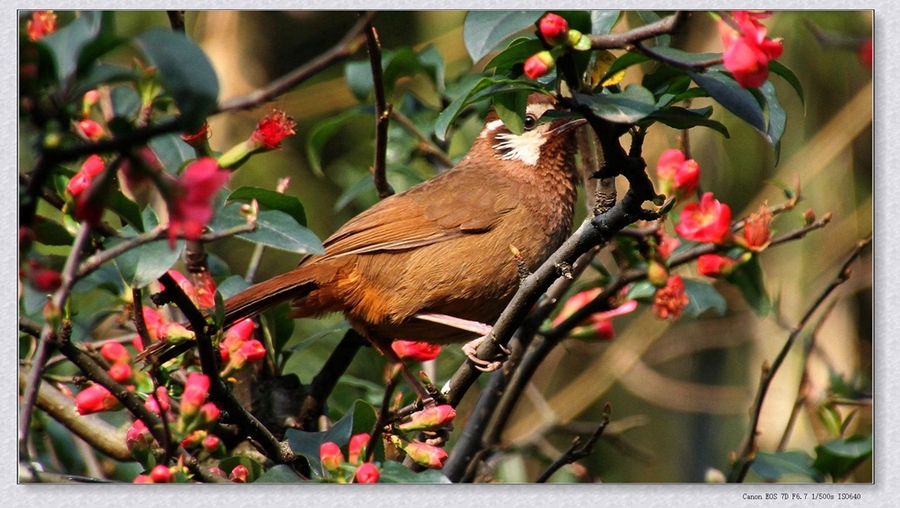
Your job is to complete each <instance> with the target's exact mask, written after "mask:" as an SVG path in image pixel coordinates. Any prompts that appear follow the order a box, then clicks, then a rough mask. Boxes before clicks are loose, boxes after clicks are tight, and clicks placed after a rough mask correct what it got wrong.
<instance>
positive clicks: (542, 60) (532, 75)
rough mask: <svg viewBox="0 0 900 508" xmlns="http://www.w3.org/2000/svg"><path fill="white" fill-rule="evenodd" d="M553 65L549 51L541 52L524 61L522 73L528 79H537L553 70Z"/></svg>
mask: <svg viewBox="0 0 900 508" xmlns="http://www.w3.org/2000/svg"><path fill="white" fill-rule="evenodd" d="M555 63H556V62H555V61H554V60H553V55H551V54H550V52H549V51H541V52H540V53H535V54H534V55H531V56H530V57H528V60H525V66H524V67H523V68H522V71H523V72H524V73H525V75H526V76H528V79H537V78H539V77H541V76H543V75H544V74H547V72H548V71H549V70H550V69H552V68H553V65H555Z"/></svg>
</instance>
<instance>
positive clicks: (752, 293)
mask: <svg viewBox="0 0 900 508" xmlns="http://www.w3.org/2000/svg"><path fill="white" fill-rule="evenodd" d="M725 280H727V281H728V282H730V283H732V284H734V285H735V286H737V287H738V289H739V290H740V291H741V294H742V295H744V299H745V300H747V303H748V304H749V305H750V307H752V308H753V310H754V311H756V313H757V314H759V315H760V316H765V315H766V314H768V313H769V310H771V308H772V303H771V301H770V300H769V295H768V293H766V287H765V283H764V281H763V272H762V267H760V265H759V258H758V256H752V257H751V258H750V260H749V261H747V262H745V263H741V264H740V265H738V266H737V267H735V269H734V271H732V272H731V273H730V274H728V276H727V277H725Z"/></svg>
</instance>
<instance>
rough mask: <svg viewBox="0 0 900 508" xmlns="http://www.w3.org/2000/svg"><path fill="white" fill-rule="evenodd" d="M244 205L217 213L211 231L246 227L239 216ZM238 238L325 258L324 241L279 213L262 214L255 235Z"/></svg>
mask: <svg viewBox="0 0 900 508" xmlns="http://www.w3.org/2000/svg"><path fill="white" fill-rule="evenodd" d="M240 208H241V203H229V204H228V205H226V206H225V207H224V208H222V209H221V210H219V211H218V213H216V215H215V217H213V220H212V222H211V223H210V224H209V229H211V230H212V231H213V232H214V233H215V232H221V231H224V230H226V229H230V228H233V227H236V226H240V225H241V224H245V223H246V222H247V219H245V218H244V217H243V216H242V215H241V213H240ZM237 237H238V238H241V239H243V240H247V241H249V242H253V243H261V244H263V245H265V246H268V247H273V248H275V249H280V250H284V251H288V252H293V253H296V254H322V253H324V252H325V248H324V247H323V246H322V242H321V240H319V238H318V237H317V236H316V235H315V233H313V232H312V231H310V230H309V229H306V228H305V227H303V226H301V225H300V224H298V223H297V221H296V220H294V218H293V217H291V216H290V215H288V214H286V213H284V212H281V211H279V210H262V211H260V212H259V215H258V216H257V220H256V231H253V232H252V233H241V234H239V235H237Z"/></svg>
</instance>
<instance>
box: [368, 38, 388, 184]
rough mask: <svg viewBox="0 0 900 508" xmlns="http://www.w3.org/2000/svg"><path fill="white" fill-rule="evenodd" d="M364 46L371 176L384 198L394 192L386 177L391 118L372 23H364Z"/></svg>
mask: <svg viewBox="0 0 900 508" xmlns="http://www.w3.org/2000/svg"><path fill="white" fill-rule="evenodd" d="M366 47H367V48H368V49H369V64H370V67H371V68H372V85H373V89H374V95H375V162H374V163H373V165H372V177H373V179H374V180H375V189H376V190H377V191H378V197H379V198H381V199H384V198H386V197H388V196H390V195H392V194H394V189H393V188H391V184H389V183H388V181H387V178H386V175H385V173H386V171H387V168H386V167H385V158H386V155H387V138H388V127H389V125H390V118H391V109H392V108H391V105H390V104H388V103H387V101H386V100H385V98H384V71H383V69H382V68H381V43H380V42H379V41H378V32H376V31H375V27H374V26H372V23H371V22H369V23H366Z"/></svg>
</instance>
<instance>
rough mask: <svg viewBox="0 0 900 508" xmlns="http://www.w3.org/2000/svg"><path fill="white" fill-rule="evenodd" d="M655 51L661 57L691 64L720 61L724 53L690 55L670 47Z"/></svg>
mask: <svg viewBox="0 0 900 508" xmlns="http://www.w3.org/2000/svg"><path fill="white" fill-rule="evenodd" d="M655 50H656V52H657V53H659V54H660V55H663V56H666V57H669V58H671V59H673V60H679V61H681V62H685V63H691V64H695V63H700V62H708V61H710V60H719V59H721V58H722V53H689V52H687V51H682V50H680V49H677V48H670V47H661V48H655ZM720 65H721V64H720ZM714 68H719V67H714Z"/></svg>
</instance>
